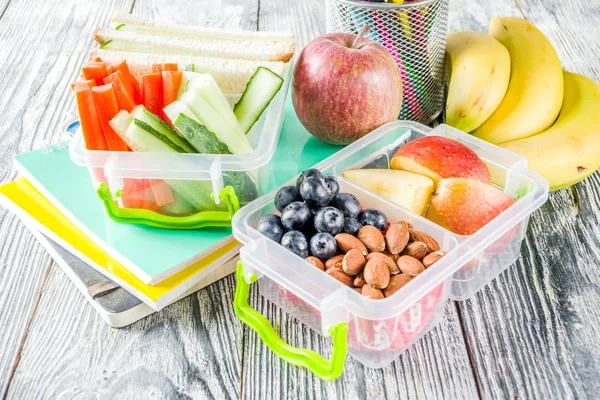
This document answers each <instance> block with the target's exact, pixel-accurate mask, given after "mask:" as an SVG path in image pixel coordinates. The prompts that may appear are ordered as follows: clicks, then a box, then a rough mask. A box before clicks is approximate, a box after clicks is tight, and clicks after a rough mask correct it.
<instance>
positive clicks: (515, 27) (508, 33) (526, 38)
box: [472, 17, 563, 144]
mask: <svg viewBox="0 0 600 400" xmlns="http://www.w3.org/2000/svg"><path fill="white" fill-rule="evenodd" d="M489 32H490V35H492V36H493V37H495V38H496V39H497V40H498V41H499V42H500V43H502V44H503V45H504V46H505V47H506V48H507V49H508V52H509V53H510V61H511V68H510V69H511V77H510V83H509V84H508V90H507V91H506V95H505V96H504V99H503V100H502V102H501V103H500V106H498V108H497V109H496V111H494V113H493V114H492V115H491V117H490V118H488V120H487V121H485V122H484V123H483V124H482V125H481V126H480V127H479V128H477V129H476V130H475V131H473V132H472V133H473V134H474V135H475V136H477V137H478V138H481V139H484V140H487V141H488V142H491V143H495V144H498V143H504V142H510V141H512V140H517V139H522V138H525V137H528V136H532V135H535V134H536V133H540V132H542V131H544V130H546V129H548V128H549V127H550V126H551V125H552V123H553V122H554V121H555V120H556V117H557V116H558V113H559V112H560V107H561V104H562V101H563V74H562V69H561V66H560V60H559V59H558V55H557V54H556V51H555V50H554V48H553V47H552V45H551V44H550V42H549V41H548V39H546V37H545V36H544V35H543V34H542V33H541V32H540V31H539V30H538V29H537V28H536V27H535V26H533V25H532V24H530V23H529V22H527V21H525V20H524V19H521V18H514V17H506V18H493V19H492V21H491V22H490V30H489Z"/></svg>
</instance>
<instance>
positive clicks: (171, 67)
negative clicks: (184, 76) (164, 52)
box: [162, 63, 179, 72]
mask: <svg viewBox="0 0 600 400" xmlns="http://www.w3.org/2000/svg"><path fill="white" fill-rule="evenodd" d="M162 71H163V72H165V71H179V66H178V65H177V63H163V65H162Z"/></svg>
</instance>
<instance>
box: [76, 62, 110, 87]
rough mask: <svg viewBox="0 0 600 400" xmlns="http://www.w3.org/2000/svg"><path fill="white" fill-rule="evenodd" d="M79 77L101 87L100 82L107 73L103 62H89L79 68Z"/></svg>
mask: <svg viewBox="0 0 600 400" xmlns="http://www.w3.org/2000/svg"><path fill="white" fill-rule="evenodd" d="M81 75H83V79H85V80H90V79H93V80H94V82H96V85H102V80H103V79H104V78H106V76H107V75H108V73H107V71H106V65H104V63H103V62H97V61H90V62H86V63H85V64H83V67H81Z"/></svg>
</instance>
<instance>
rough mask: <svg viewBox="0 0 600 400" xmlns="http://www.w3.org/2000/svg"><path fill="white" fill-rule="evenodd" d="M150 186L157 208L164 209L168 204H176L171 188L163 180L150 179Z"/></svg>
mask: <svg viewBox="0 0 600 400" xmlns="http://www.w3.org/2000/svg"><path fill="white" fill-rule="evenodd" d="M148 184H149V185H150V189H151V190H152V194H153V195H154V200H155V202H156V205H157V206H159V207H163V206H165V205H167V204H173V203H175V196H174V195H173V191H172V190H171V186H169V185H168V184H167V183H166V182H165V181H163V180H162V179H148Z"/></svg>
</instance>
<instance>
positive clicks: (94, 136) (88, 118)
mask: <svg viewBox="0 0 600 400" xmlns="http://www.w3.org/2000/svg"><path fill="white" fill-rule="evenodd" d="M73 91H74V93H75V98H76V100H77V111H78V112H79V123H80V124H81V130H82V132H83V139H84V140H85V147H86V149H88V150H108V146H107V144H106V140H105V139H104V135H103V134H102V127H101V126H100V119H99V118H98V112H97V111H96V106H95V105H94V98H93V96H92V90H91V89H90V87H89V86H88V84H87V83H86V82H77V83H76V84H75V86H74V88H73Z"/></svg>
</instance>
